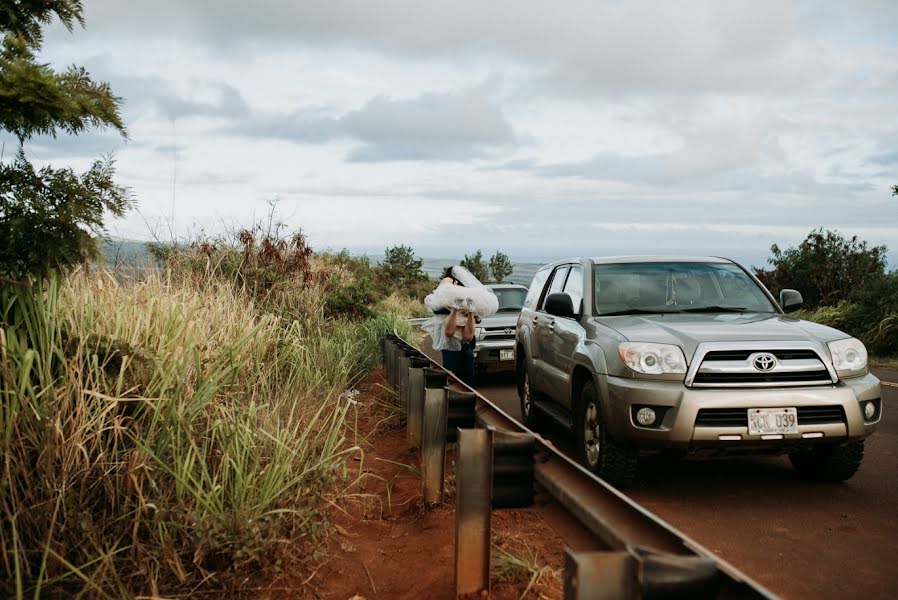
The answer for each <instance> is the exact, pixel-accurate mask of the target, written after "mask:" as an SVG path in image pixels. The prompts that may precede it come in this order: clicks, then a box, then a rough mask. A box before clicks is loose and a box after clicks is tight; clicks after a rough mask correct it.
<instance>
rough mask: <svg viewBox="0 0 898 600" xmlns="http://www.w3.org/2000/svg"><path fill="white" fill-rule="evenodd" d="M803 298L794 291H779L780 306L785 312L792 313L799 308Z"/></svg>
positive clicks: (799, 293)
mask: <svg viewBox="0 0 898 600" xmlns="http://www.w3.org/2000/svg"><path fill="white" fill-rule="evenodd" d="M803 304H804V298H802V297H801V292H797V291H795V290H780V306H781V307H782V309H783V311H785V312H793V311H796V310H798V309H799V308H801V306H802V305H803Z"/></svg>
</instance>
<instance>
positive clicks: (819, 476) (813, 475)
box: [789, 440, 864, 482]
mask: <svg viewBox="0 0 898 600" xmlns="http://www.w3.org/2000/svg"><path fill="white" fill-rule="evenodd" d="M789 459H790V460H791V461H792V465H793V466H794V467H795V470H796V471H798V472H799V474H801V475H802V476H803V477H806V478H808V479H811V480H813V481H829V482H837V481H846V480H848V479H851V477H852V476H853V475H854V474H855V473H857V470H858V469H859V468H860V467H861V461H862V460H863V459H864V441H863V440H861V441H859V442H849V443H847V444H843V445H841V446H818V447H817V448H814V449H812V450H800V451H797V452H793V453H791V454H790V455H789Z"/></svg>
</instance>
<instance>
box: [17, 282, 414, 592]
mask: <svg viewBox="0 0 898 600" xmlns="http://www.w3.org/2000/svg"><path fill="white" fill-rule="evenodd" d="M315 294H316V292H315V290H314V289H309V290H307V291H306V292H304V295H303V297H302V298H300V299H299V300H297V302H302V303H305V304H303V305H300V304H294V305H291V306H290V307H283V308H285V309H284V310H282V311H277V310H272V306H265V305H264V304H263V303H261V302H260V301H259V300H258V298H257V297H255V296H254V295H253V294H252V293H250V291H248V290H247V289H245V287H241V286H239V285H234V282H233V281H228V280H226V279H223V278H221V277H216V276H215V274H214V272H206V273H205V274H203V273H200V274H194V275H192V276H190V277H176V276H172V275H171V274H169V275H168V276H162V275H153V276H150V277H148V278H146V279H144V280H142V281H137V282H122V281H120V280H119V279H117V278H116V277H113V276H112V275H110V274H108V273H103V272H100V273H96V274H92V275H88V274H85V273H76V274H74V275H71V276H69V277H68V278H66V279H65V280H63V281H52V282H50V284H49V285H48V286H47V288H46V289H45V290H43V291H41V292H39V293H32V292H30V291H27V290H21V289H15V288H9V287H5V288H0V310H2V316H3V318H2V319H0V323H4V324H5V325H3V326H2V328H0V457H2V458H0V460H2V464H0V468H2V474H0V595H3V596H4V597H17V598H24V597H33V598H37V597H40V596H42V595H43V596H47V595H49V596H53V597H56V596H70V595H85V596H89V597H110V596H111V597H122V596H124V597H127V596H133V595H136V594H153V595H158V594H176V593H181V594H186V593H189V591H190V590H193V589H196V587H197V586H206V587H209V586H212V587H215V586H219V587H221V586H226V585H228V584H229V583H228V582H229V578H228V575H229V574H233V573H235V572H238V571H240V570H241V568H244V567H252V566H258V565H267V564H274V563H275V562H276V561H277V560H278V557H279V555H280V553H281V551H282V549H283V548H285V547H288V546H289V545H294V544H296V543H297V542H300V543H301V542H302V541H304V540H305V541H308V542H309V543H311V542H313V541H314V540H315V539H317V537H318V536H319V535H320V534H321V533H322V531H323V528H324V526H325V521H324V518H323V515H322V503H323V500H322V498H323V497H326V496H327V495H328V494H332V493H338V491H339V489H340V487H341V482H342V478H343V477H345V472H344V464H345V456H346V455H347V454H348V453H352V452H357V451H358V449H357V448H355V447H354V446H353V445H352V443H351V441H350V439H349V438H348V437H347V430H346V427H345V421H346V419H347V414H348V411H350V410H351V403H350V402H349V401H348V399H347V398H346V395H345V394H344V392H345V390H346V389H347V388H349V387H351V386H352V385H353V384H354V383H355V382H356V381H357V379H358V378H359V377H361V376H362V374H363V373H364V372H365V370H367V369H368V368H370V367H371V366H373V365H374V364H375V363H376V361H377V360H378V339H379V336H380V335H381V332H382V331H384V330H387V329H391V328H393V327H397V326H398V327H400V328H402V324H401V320H400V319H399V318H398V317H396V316H391V315H386V316H379V317H377V318H376V319H372V320H368V321H365V322H362V323H349V322H344V321H340V320H333V319H330V320H327V319H324V318H323V317H322V315H321V312H320V311H318V310H316V308H315V307H316V302H317V300H316V296H315ZM301 306H305V308H304V309H302V308H301ZM288 308H289V309H290V310H287V309H288Z"/></svg>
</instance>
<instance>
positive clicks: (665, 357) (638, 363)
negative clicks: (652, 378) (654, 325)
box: [617, 342, 686, 375]
mask: <svg viewBox="0 0 898 600" xmlns="http://www.w3.org/2000/svg"><path fill="white" fill-rule="evenodd" d="M617 350H618V352H620V358H621V360H622V361H624V364H625V365H627V366H628V367H630V368H631V369H633V370H634V371H636V372H637V373H645V374H646V375H660V374H662V373H685V372H686V357H685V356H683V351H682V350H680V347H679V346H673V345H671V344H644V343H637V342H623V343H622V344H620V345H619V346H618V347H617Z"/></svg>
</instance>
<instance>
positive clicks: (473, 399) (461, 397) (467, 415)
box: [446, 389, 477, 442]
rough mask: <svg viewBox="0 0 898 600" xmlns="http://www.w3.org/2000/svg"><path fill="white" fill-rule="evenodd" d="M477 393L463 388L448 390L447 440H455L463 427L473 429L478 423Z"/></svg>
mask: <svg viewBox="0 0 898 600" xmlns="http://www.w3.org/2000/svg"><path fill="white" fill-rule="evenodd" d="M476 406H477V394H475V393H474V392H467V391H462V390H451V389H450V390H447V391H446V415H447V416H446V441H447V442H455V441H456V435H457V432H458V430H459V428H461V429H473V428H474V426H475V425H476V412H475V408H476Z"/></svg>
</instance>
